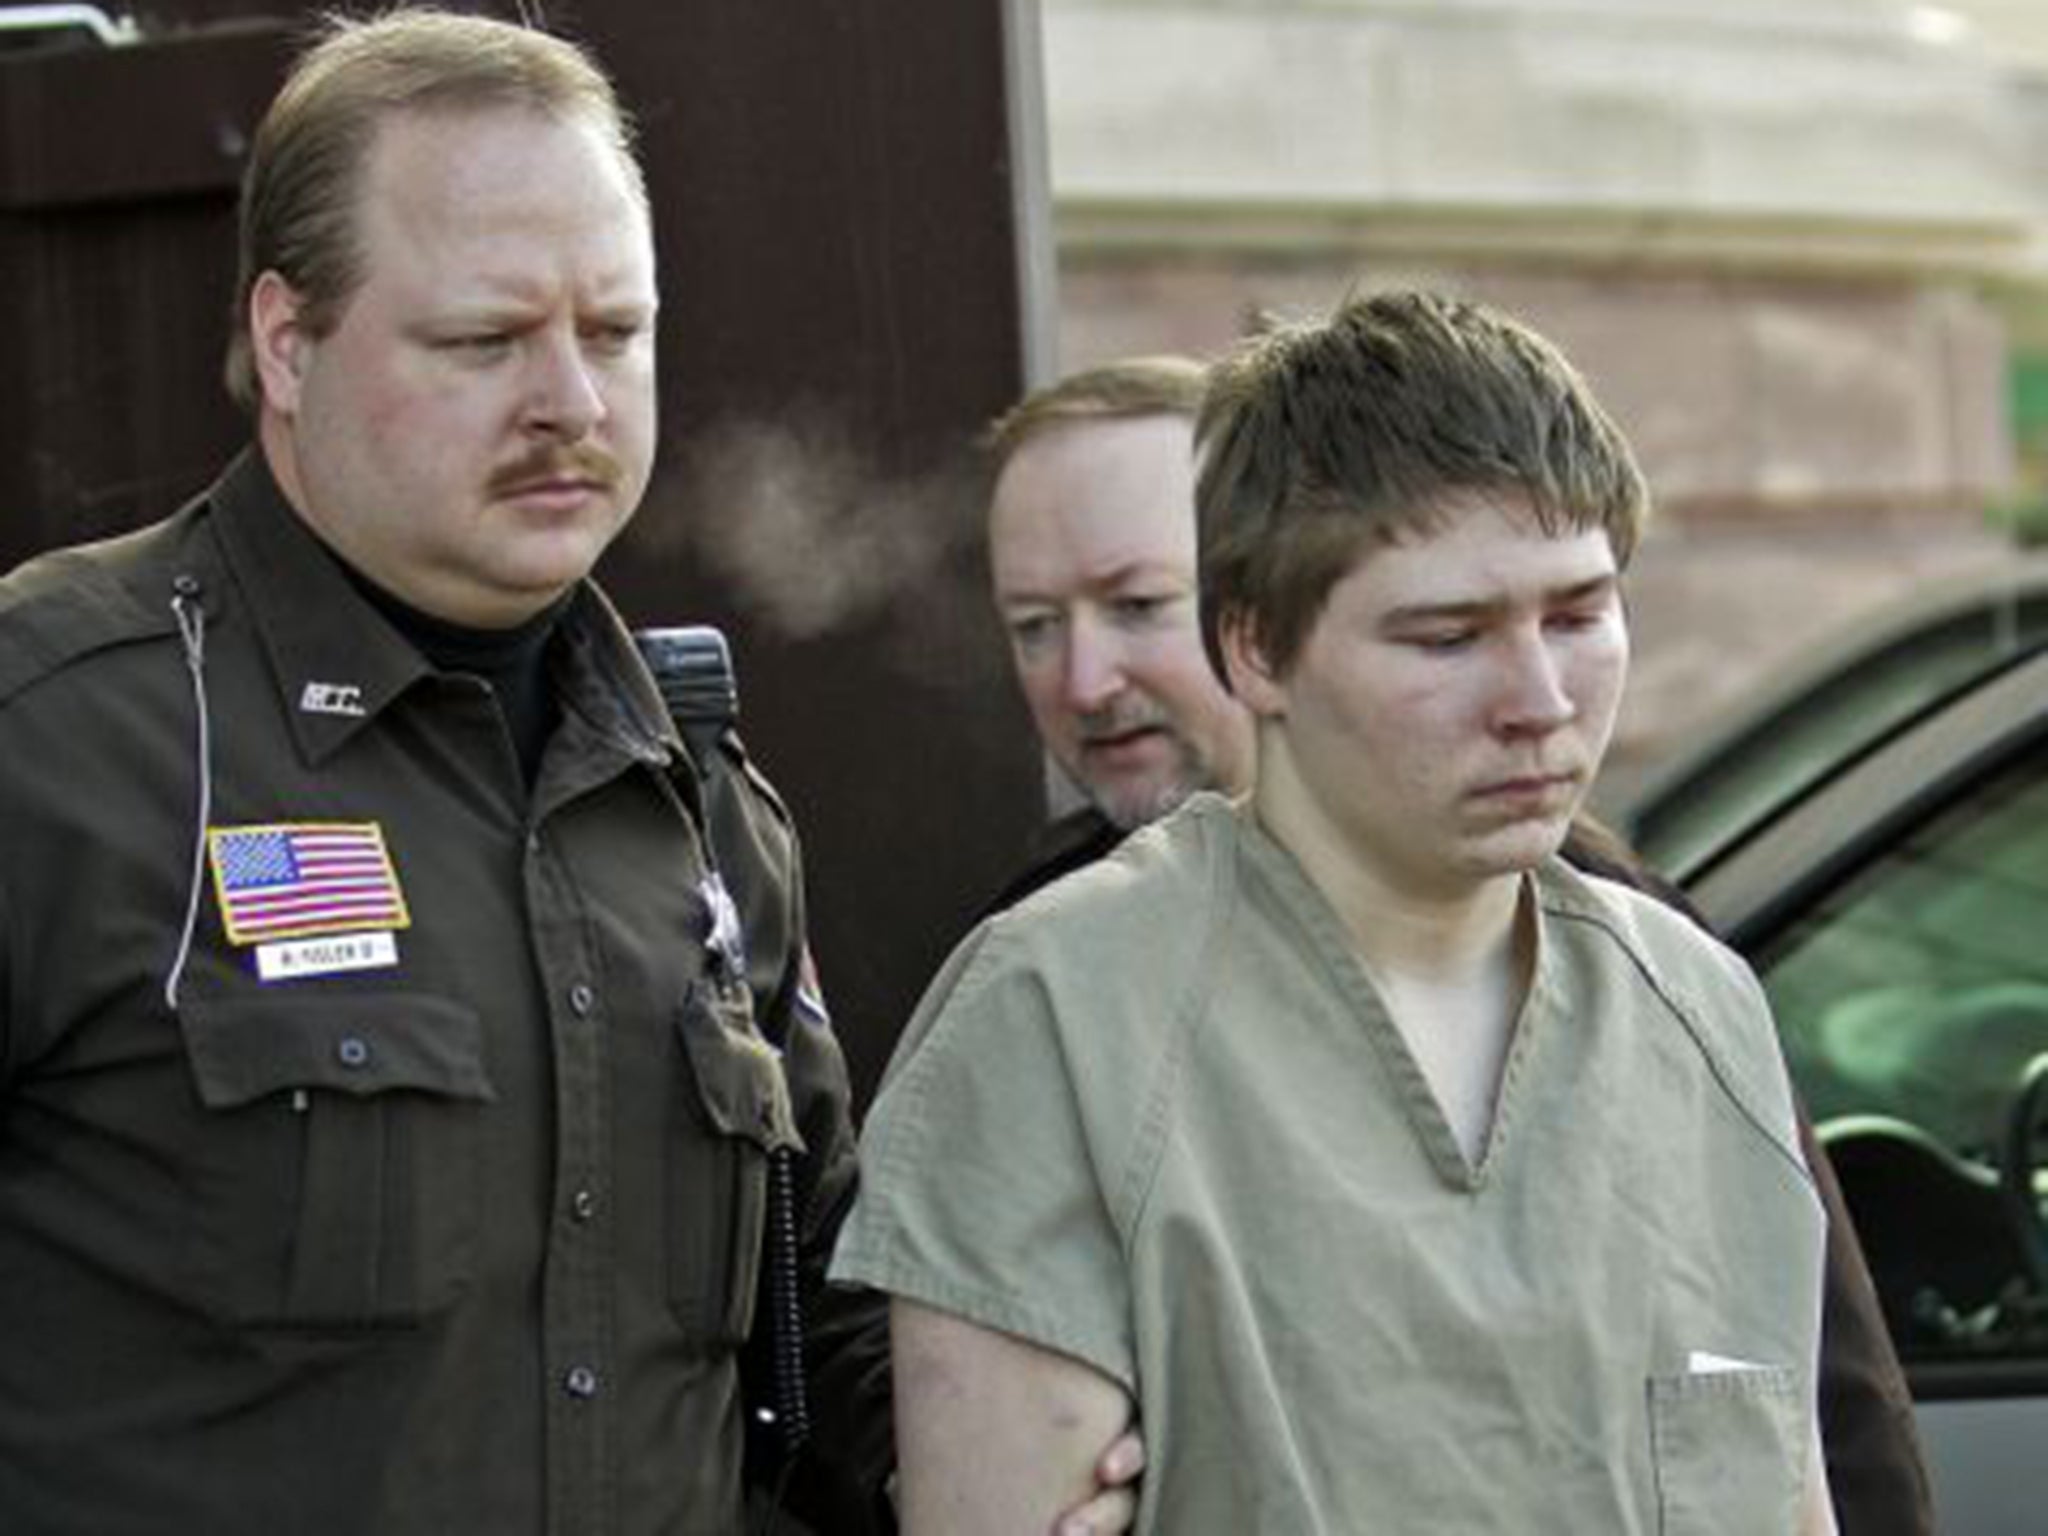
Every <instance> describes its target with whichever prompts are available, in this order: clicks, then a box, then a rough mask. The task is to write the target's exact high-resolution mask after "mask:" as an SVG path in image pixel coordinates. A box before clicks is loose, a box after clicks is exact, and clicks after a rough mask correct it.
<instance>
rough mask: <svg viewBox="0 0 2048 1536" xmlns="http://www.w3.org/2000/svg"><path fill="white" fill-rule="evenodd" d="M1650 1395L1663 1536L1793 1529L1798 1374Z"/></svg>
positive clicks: (1680, 1386)
mask: <svg viewBox="0 0 2048 1536" xmlns="http://www.w3.org/2000/svg"><path fill="white" fill-rule="evenodd" d="M1649 1393H1650V1448H1651V1459H1652V1463H1653V1465H1654V1468H1655V1473H1656V1478H1657V1508H1658V1516H1659V1520H1658V1526H1657V1529H1658V1532H1659V1533H1660V1536H1726V1533H1729V1532H1734V1531H1740V1532H1743V1533H1744V1536H1749V1533H1755V1536H1770V1533H1776V1532H1784V1533H1790V1532H1792V1531H1793V1530H1795V1529H1796V1528H1797V1523H1798V1517H1799V1503H1800V1495H1801V1493H1802V1491H1803V1489H1804V1484H1805V1472H1806V1446H1807V1433H1806V1427H1805V1419H1804V1415H1803V1412H1802V1398H1801V1393H1800V1390H1799V1376H1798V1373H1797V1372H1795V1371H1792V1370H1789V1369H1785V1368H1782V1367H1775V1366H1757V1367H1743V1368H1740V1369H1727V1370H1712V1371H1695V1372H1691V1373H1688V1374H1686V1375H1683V1376H1653V1377H1651V1378H1650V1383H1649Z"/></svg>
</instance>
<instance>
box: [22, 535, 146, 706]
mask: <svg viewBox="0 0 2048 1536" xmlns="http://www.w3.org/2000/svg"><path fill="white" fill-rule="evenodd" d="M168 533H169V527H168V525H167V524H161V523H160V524H157V525H155V526H153V527H150V528H145V529H142V530H140V531H139V532H135V533H129V534H123V535H121V536H120V537H119V538H115V539H109V540H106V541H104V542H102V543H98V544H86V545H79V546H77V547H75V548H72V549H62V550H57V551H55V552H53V553H51V554H47V555H41V556H38V557H36V558H35V559H33V560H30V561H29V562H28V563H27V564H25V565H22V566H20V567H18V568H17V569H16V570H14V571H13V572H11V573H10V574H9V575H8V576H7V577H6V578H5V579H4V580H0V703H5V702H7V701H8V700H9V699H11V698H13V697H14V696H15V695H16V694H18V693H20V692H21V691H22V690H23V689H25V688H27V687H28V686H30V685H31V684H32V683H35V682H37V681H38V680H40V679H42V678H44V677H47V676H49V675H50V674H51V673H53V672H57V671H60V670H62V669H63V668H65V667H67V666H69V665H71V664H72V663H73V662H75V661H77V660H79V659H80V658H81V657H84V656H88V655H90V654H92V653H93V652H95V651H99V650H104V649H106V648H107V647H109V646H115V645H122V644H126V643H128V642H130V641H135V640H144V639H151V638H154V637H156V636H159V635H168V634H172V633H175V632H176V629H177V624H176V621H175V620H174V619H173V618H172V616H171V609H170V596H169V589H168V588H166V590H165V596H164V601H163V602H162V603H161V604H157V605H152V604H150V603H149V602H147V601H145V599H144V595H143V593H142V592H141V591H140V590H139V589H138V587H137V586H136V584H135V580H134V573H135V567H136V564H137V561H138V560H139V559H140V558H141V557H142V556H143V555H144V554H145V553H146V552H147V551H148V550H150V549H151V547H152V546H154V545H155V544H157V543H158V542H159V541H161V540H163V539H164V538H165V537H167V536H168Z"/></svg>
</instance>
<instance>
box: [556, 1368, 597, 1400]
mask: <svg viewBox="0 0 2048 1536" xmlns="http://www.w3.org/2000/svg"><path fill="white" fill-rule="evenodd" d="M562 1390H563V1391H565V1392H567V1393H568V1394H569V1395H570V1396H571V1397H580V1398H584V1399H589V1398H593V1397H595V1396H597V1372H595V1371H593V1370H592V1369H591V1368H590V1367H589V1366H587V1365H577V1366H571V1367H570V1368H569V1374H568V1375H566V1376H564V1377H563V1378H562Z"/></svg>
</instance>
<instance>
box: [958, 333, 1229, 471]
mask: <svg viewBox="0 0 2048 1536" xmlns="http://www.w3.org/2000/svg"><path fill="white" fill-rule="evenodd" d="M1208 381H1209V370H1208V369H1207V368H1205V367H1203V366H1202V365H1201V364H1200V363H1198V362H1196V361H1195V360H1194V359H1193V358H1190V357H1172V356H1167V355H1163V354H1162V355H1160V356H1158V357H1131V358H1125V359H1123V360H1122V361H1120V362H1114V363H1104V364H1102V365H1101V366H1100V367H1096V368H1085V369H1083V370H1082V371H1081V372H1079V373H1070V374H1068V375H1067V376H1066V377H1065V378H1064V379H1061V380H1060V381H1059V382H1058V383H1057V384H1048V385H1047V386H1046V387H1045V388H1044V389H1035V390H1033V391H1032V392H1031V393H1030V394H1028V395H1026V396H1025V397H1024V398H1023V399H1022V400H1019V401H1018V402H1017V403H1016V404H1015V405H1013V406H1011V407H1010V408H1009V410H1007V411H1005V412H1003V414H1002V415H1000V416H998V417H997V418H996V419H995V421H994V422H992V423H991V424H990V426H989V429H988V432H987V435H986V437H985V439H984V440H985V441H986V443H987V445H988V450H989V456H990V458H991V459H992V460H993V468H994V469H995V470H996V472H998V473H1000V472H1001V470H1002V467H1003V466H1004V465H1005V464H1007V463H1009V462H1010V456H1011V455H1012V454H1014V453H1015V452H1016V451H1017V450H1018V449H1019V448H1021V447H1023V446H1024V445H1025V444H1026V443H1027V442H1029V441H1030V440H1031V439H1032V438H1034V437H1037V436H1038V435H1039V434H1040V433H1042V432H1045V431H1047V430H1049V429H1050V428H1052V427H1055V426H1058V425H1060V424H1062V423H1065V422H1072V421H1105V420H1113V419H1116V418H1118V417H1126V416H1186V417H1189V418H1192V417H1193V416H1194V415H1195V413H1196V411H1198V410H1199V409H1200V408H1201V404H1202V390H1203V389H1204V387H1205V386H1206V385H1207V384H1208Z"/></svg>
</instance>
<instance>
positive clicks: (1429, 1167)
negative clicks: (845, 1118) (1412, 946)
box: [833, 795, 1824, 1536]
mask: <svg viewBox="0 0 2048 1536" xmlns="http://www.w3.org/2000/svg"><path fill="white" fill-rule="evenodd" d="M1531 889H1532V892H1533V895H1534V900H1535V904H1536V909H1537V922H1538V944H1537V962H1536V971H1535V976H1534V979H1533V981H1532V984H1531V987H1530V993H1529V998H1528V1001H1527V1004H1526V1006H1525V1008H1524V1011H1523V1013H1522V1016H1521V1018H1520V1019H1519V1021H1518V1023H1517V1026H1516V1031H1515V1036H1514V1039H1513V1043H1512V1045H1511V1047H1510V1050H1509V1055H1508V1060H1507V1064H1506V1067H1505V1070H1504V1073H1503V1079H1502V1085H1501V1089H1500V1095H1499V1102H1498V1107H1497V1111H1496V1116H1495V1120H1494V1124H1493V1126H1492V1129H1491V1132H1490V1136H1489V1140H1488V1142H1487V1145H1486V1149H1485V1152H1484V1155H1483V1156H1482V1157H1481V1158H1480V1159H1479V1160H1478V1161H1477V1163H1476V1164H1474V1163H1472V1162H1470V1161H1468V1159H1467V1158H1466V1156H1465V1154H1464V1153H1463V1151H1462V1150H1461V1149H1460V1147H1459V1144H1458V1142H1457V1140H1456V1138H1455V1137H1454V1136H1453V1135H1452V1134H1451V1132H1450V1130H1449V1129H1448V1127H1447V1125H1446V1123H1445V1121H1444V1119H1443V1117H1442V1114H1441V1112H1440V1111H1439V1110H1438V1109H1437V1107H1436V1104H1435V1101H1434V1099H1433V1098H1432V1096H1431V1094H1430V1090H1429V1087H1428V1084H1427V1082H1426V1081H1425V1080H1424V1078H1423V1076H1422V1074H1421V1072H1420V1070H1419V1068H1418V1067H1417V1065H1416V1063H1415V1060H1414V1057H1413V1056H1412V1055H1411V1054H1410V1053H1409V1051H1408V1050H1407V1049H1406V1047H1405V1045H1404V1043H1403V1042H1402V1039H1401V1037H1400V1034H1399V1031H1398V1030H1397V1029H1396V1028H1395V1027H1394V1025H1393V1023H1392V1021H1391V1020H1390V1019H1389V1018H1388V1017H1387V1015H1386V1013H1385V1010H1384V1009H1383V1008H1382V1007H1381V1005H1380V1003H1379V1000H1378V997H1377V994H1376V993H1375V992H1374V990H1373V987H1372V985H1371V983H1370V982H1369V981H1368V980H1367V979H1366V977H1365V975H1364V973H1363V971H1362V970H1361V969H1360V967H1359V966H1358V963H1357V961H1356V960H1355V959H1354V958H1353V954H1352V949H1351V944H1350V940H1349V937H1348V935H1347V934H1346V933H1345V931H1344V929H1343V926H1342V923H1341V921H1340V920H1339V919H1338V917H1337V916H1336V914H1335V913H1334V912H1333V911H1332V910H1331V908H1330V907H1329V905H1328V904H1327V902H1325V901H1324V900H1323V898H1322V896H1321V894H1320V893H1319V892H1318V891H1317V890H1316V889H1315V887H1314V886H1313V885H1312V884H1310V882H1309V881H1308V879H1307V877H1306V876H1305V875H1303V873H1302V872H1301V869H1300V867H1299V866H1298V865H1297V864H1296V863H1295V862H1294V860H1293V858H1292V857H1291V856H1290V855H1289V854H1288V853H1286V852H1285V850H1283V849H1281V848H1280V847H1279V846H1278V845H1277V844H1275V843H1274V842H1272V840H1271V839H1269V838H1268V837H1266V836H1265V835H1264V834H1263V833H1262V832H1261V831H1260V830H1259V829H1258V827H1257V826H1256V824H1255V823H1254V822H1253V821H1252V819H1251V816H1250V813H1249V812H1247V811H1240V810H1239V809H1238V808H1236V807H1233V806H1231V805H1229V804H1228V803H1226V802H1224V801H1222V800H1220V799H1218V798H1217V797H1215V796H1213V795H1202V796H1197V797H1196V798H1195V799H1193V800H1191V801H1190V802H1189V803H1188V804H1187V805H1186V806H1185V807H1183V808H1182V809H1181V810H1180V811H1179V812H1177V813H1175V814H1174V815H1173V816H1171V817H1169V818H1167V819H1166V820H1164V821H1162V822H1160V823H1157V824H1156V825H1154V826H1152V827H1149V828H1146V829H1144V830H1142V831H1139V832H1137V833H1134V834H1133V835H1132V836H1131V837H1130V838H1129V839H1128V840H1127V841H1126V842H1125V843H1124V844H1123V845H1122V846H1121V847H1120V848H1119V849H1118V850H1117V851H1116V852H1115V853H1114V854H1112V855H1110V856H1109V857H1108V858H1106V859H1104V860H1102V861H1101V862H1099V863H1096V864H1094V865H1092V866H1091V867H1089V868H1088V869H1086V870H1084V871H1083V872H1081V873H1079V874H1077V875H1074V876H1072V877H1070V878H1069V879H1067V880H1064V881H1060V882H1058V883H1056V884H1054V885H1052V886H1049V887H1047V888H1046V889H1045V890H1043V891H1040V892H1039V893H1038V894H1037V895H1035V896H1032V897H1030V898H1029V899H1027V900H1026V901H1024V902H1023V903H1022V904H1021V905H1019V906H1017V907H1015V908H1013V909H1012V910H1011V911H1009V912H1007V913H1005V914H1003V915H1001V916H999V917H996V918H995V919H993V920H992V921H991V922H989V923H988V924H986V925H984V926H983V927H982V928H981V929H979V930H978V931H977V932H976V933H975V935H973V936H972V937H971V938H970V939H969V940H968V941H967V942H966V943H965V944H964V945H963V946H962V947H961V949H960V950H959V951H958V952H957V953H956V954H955V956H954V957H953V959H952V960H951V961H949V962H948V964H947V967H946V969H945V971H944V972H942V973H941V975H940V978H939V979H938V981H937V982H935V983H934V985H933V988H932V990H931V992H930V994H929V995H928V996H927V998H926V1000H925V1002H924V1003H923V1004H922V1005H921V1006H920V1008H919V1010H918V1015H917V1018H916V1019H915V1020H914V1022H913V1023H912V1025H911V1028H910V1030H909V1031H908V1032H907V1033H906V1035H905V1036H904V1039H903V1042H902V1044H901V1045H900V1047H899V1050H898V1056H897V1059H896V1060H895V1061H894V1062H893V1063H892V1064H891V1067H890V1071H889V1075H888V1078H887V1079H886V1081H885V1083H884V1086H883V1090H882V1094H881V1097H880V1098H879V1100H878V1101H877V1102H876V1105H875V1107H874V1110H873V1112H872V1114H871V1115H870V1117H869V1121H868V1125H867V1129H866V1132H865V1134H864V1139H863V1143H862V1153H861V1156H862V1163H863V1180H862V1192H861V1195H860V1198H859V1201H858V1203H857V1204H856V1206H855V1209H854V1212H853V1214H852V1216H851V1217H850V1218H849V1219H848V1221H847V1224H846V1227H845V1230H844V1233H843V1235H842V1238H841V1242H840V1247H839V1251H838V1253H837V1255H836V1256H835V1259H834V1270H833V1273H834V1275H835V1277H836V1278H840V1279H845V1280H854V1281H859V1282H863V1283H866V1284H869V1285H873V1286H876V1287H878V1288H880V1289H883V1290H886V1291H889V1292H892V1293H894V1294H898V1295H901V1296H905V1297H908V1298H911V1299H913V1300H916V1301H919V1302H922V1303H923V1304H925V1305H927V1306H931V1307H935V1308H937V1309H939V1310H942V1311H946V1312H950V1313H953V1314H955V1315H958V1316H961V1317H964V1318H967V1319H969V1320H971V1321H974V1322H978V1323H980V1324H982V1325H983V1326H985V1327H989V1328H993V1329H997V1330H999V1331H1002V1332H1006V1333H1010V1334H1014V1335H1017V1336H1020V1337H1023V1338H1026V1339H1029V1340H1032V1341H1034V1342H1037V1343H1039V1344H1042V1345H1045V1346H1046V1347H1048V1348H1051V1349H1054V1350H1058V1351H1061V1352H1063V1353H1066V1354H1069V1355H1072V1356H1074V1357H1075V1358H1077V1359H1079V1360H1082V1361H1085V1362H1087V1363H1089V1364H1091V1365H1093V1366H1094V1367H1095V1368H1096V1369H1098V1370H1099V1371H1101V1372H1102V1373H1103V1374H1104V1375H1106V1376H1108V1377H1110V1378H1111V1379H1113V1380H1115V1381H1117V1382H1119V1383H1121V1384H1122V1385H1123V1386H1124V1387H1125V1388H1126V1389H1127V1390H1128V1391H1129V1392H1130V1393H1131V1395H1132V1396H1133V1397H1134V1398H1135V1400H1136V1402H1137V1405H1138V1415H1139V1418H1140V1420H1141V1422H1142V1423H1143V1424H1144V1426H1145V1433H1146V1436H1147V1440H1148V1443H1149V1447H1150V1451H1151V1456H1150V1461H1149V1466H1148V1471H1147V1474H1146V1481H1145V1488H1144V1499H1143V1503H1142V1505H1141V1508H1140V1510H1139V1515H1138V1524H1137V1530H1138V1531H1139V1533H1140V1536H1146V1533H1163V1536H1242V1533H1246V1532H1276V1533H1278V1532H1285V1533H1287V1536H1448V1533H1453V1532H1455V1533H1457V1536H1480V1533H1496V1532H1497V1533H1500V1536H1510V1533H1513V1536H1524V1533H1528V1532H1544V1533H1563V1532H1570V1533H1574V1536H1577V1533H1581V1532H1584V1533H1600V1536H1787V1533H1789V1532H1790V1531H1791V1530H1792V1529H1793V1523H1794V1518H1795V1513H1796V1507H1797V1502H1798V1497H1799V1493H1800V1489H1801V1487H1802V1486H1803V1481H1802V1480H1803V1474H1804V1471H1805V1467H1806V1460H1807V1448H1808V1443H1809V1437H1810V1435H1811V1432H1812V1423H1813V1411H1814V1363H1815V1356H1816V1351H1817V1348H1818V1334H1819V1312H1820V1294H1821V1254H1822V1241H1823V1236H1824V1223H1823V1217H1822V1213H1821V1207H1820V1203H1819V1201H1818V1199H1817V1197H1816V1195H1815V1193H1814V1190H1813V1187H1812V1184H1811V1181H1810V1179H1809V1177H1808V1173H1807V1169H1806V1167H1805V1165H1804V1163H1803V1161H1802V1160H1801V1157H1800V1154H1799V1151H1798V1143H1797V1139H1796V1137H1795V1134H1794V1130H1793V1117H1792V1102H1791V1096H1790V1089H1789V1086H1788V1084H1787V1082H1786V1080H1785V1075H1784V1070H1783V1066H1782V1063H1781V1062H1780V1060H1779V1056H1778V1049H1777V1042H1776V1037H1775V1034H1774V1032H1773V1030H1772V1028H1771V1023H1770V1019H1769V1015H1768V1013H1767V1011H1766V1009H1765V1006H1764V1004H1763V1001H1762V996H1761V994H1760V992H1759V991H1758V989H1757V987H1756V984H1755V982H1754V980H1753V979H1752V978H1751V977H1750V976H1749V975H1748V973H1747V972H1746V971H1745V970H1744V969H1743V968H1742V966H1741V963H1740V962H1739V961H1737V960H1736V959H1735V958H1734V957H1733V956H1732V955H1730V954H1728V953H1727V951H1725V950H1723V949H1722V948H1721V947H1720V946H1719V945H1717V944H1715V943H1714V941H1713V940H1711V939H1708V938H1706V937H1705V936H1703V935H1702V934H1701V933H1699V931H1698V930H1696V929H1695V928H1694V927H1693V926H1692V925H1691V924H1690V923H1688V922H1687V921H1686V920H1685V919H1684V918H1682V917H1680V916H1678V915H1677V914H1675V913H1673V912H1670V911H1668V910H1667V909H1665V908H1664V907H1662V906H1660V905H1658V904H1657V903H1655V902H1654V901H1651V900H1650V899H1649V898H1647V897H1644V896H1642V895H1640V894H1639V893H1637V892H1634V891H1629V890H1625V889H1623V888H1621V887H1618V886H1614V885H1610V884H1608V883H1606V882H1603V881H1595V880H1590V879H1588V878H1586V877H1584V876H1582V875H1579V874H1577V873H1575V872H1574V871H1572V870H1571V869H1569V868H1567V867H1566V866H1565V865H1563V864H1562V863H1561V862H1559V861H1556V860H1553V861H1551V862H1549V863H1547V864H1546V865H1544V866H1543V867H1542V868H1541V869H1539V870H1538V871H1537V872H1536V873H1535V874H1534V876H1533V877H1532V886H1531Z"/></svg>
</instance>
